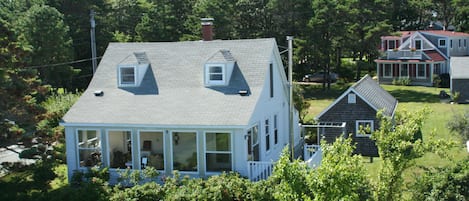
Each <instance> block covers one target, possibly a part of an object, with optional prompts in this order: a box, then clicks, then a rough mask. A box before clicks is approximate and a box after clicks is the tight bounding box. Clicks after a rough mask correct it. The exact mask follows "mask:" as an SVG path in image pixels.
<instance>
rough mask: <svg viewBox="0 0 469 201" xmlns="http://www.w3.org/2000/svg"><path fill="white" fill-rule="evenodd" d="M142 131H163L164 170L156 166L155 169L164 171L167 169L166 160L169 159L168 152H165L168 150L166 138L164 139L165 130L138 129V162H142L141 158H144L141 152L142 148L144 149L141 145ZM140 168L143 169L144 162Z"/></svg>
mask: <svg viewBox="0 0 469 201" xmlns="http://www.w3.org/2000/svg"><path fill="white" fill-rule="evenodd" d="M142 132H155V133H157V132H161V133H163V169H162V170H158V169H156V168H155V170H156V171H159V172H164V171H165V169H166V161H167V160H166V158H167V156H166V153H165V152H166V140H164V139H165V132H164V131H163V130H138V131H137V140H138V159H139V161H138V163H141V162H142V161H141V160H142V155H141V153H140V152H141V150H142V147H141V146H140V134H141V133H142ZM152 146H153V145H152ZM140 169H142V164H140Z"/></svg>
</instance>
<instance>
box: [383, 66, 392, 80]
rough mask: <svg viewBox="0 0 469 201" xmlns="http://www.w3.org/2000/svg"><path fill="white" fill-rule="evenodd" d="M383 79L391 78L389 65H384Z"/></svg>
mask: <svg viewBox="0 0 469 201" xmlns="http://www.w3.org/2000/svg"><path fill="white" fill-rule="evenodd" d="M383 77H385V78H391V77H392V66H391V64H384V74H383Z"/></svg>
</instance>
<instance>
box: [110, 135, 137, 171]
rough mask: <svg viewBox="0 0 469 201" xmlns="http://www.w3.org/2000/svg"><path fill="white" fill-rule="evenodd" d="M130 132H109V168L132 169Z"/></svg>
mask: <svg viewBox="0 0 469 201" xmlns="http://www.w3.org/2000/svg"><path fill="white" fill-rule="evenodd" d="M131 139H132V138H131V133H130V131H109V132H108V147H109V167H110V168H121V169H123V168H133V166H132V164H133V162H132V161H133V160H132V140H131Z"/></svg>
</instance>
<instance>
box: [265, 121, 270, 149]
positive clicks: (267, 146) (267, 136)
mask: <svg viewBox="0 0 469 201" xmlns="http://www.w3.org/2000/svg"><path fill="white" fill-rule="evenodd" d="M265 150H266V151H269V150H270V126H269V119H266V120H265Z"/></svg>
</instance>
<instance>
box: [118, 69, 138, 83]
mask: <svg viewBox="0 0 469 201" xmlns="http://www.w3.org/2000/svg"><path fill="white" fill-rule="evenodd" d="M136 84H137V72H136V67H135V66H121V67H119V86H135V85H136Z"/></svg>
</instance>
